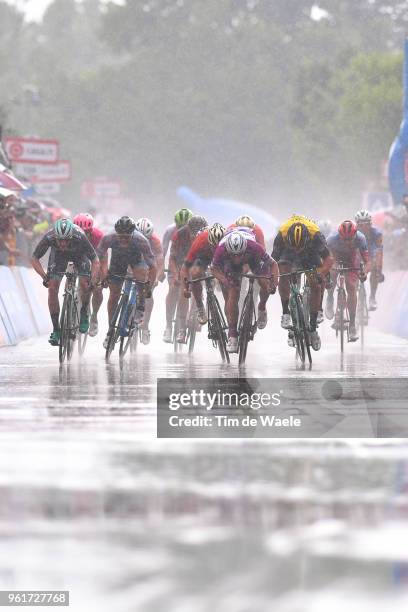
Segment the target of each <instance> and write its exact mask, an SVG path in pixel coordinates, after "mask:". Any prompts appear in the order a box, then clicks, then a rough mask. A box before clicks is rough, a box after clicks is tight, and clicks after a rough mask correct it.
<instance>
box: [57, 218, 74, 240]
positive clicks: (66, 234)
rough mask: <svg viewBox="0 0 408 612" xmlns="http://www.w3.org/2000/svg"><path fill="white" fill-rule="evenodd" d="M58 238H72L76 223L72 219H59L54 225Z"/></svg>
mask: <svg viewBox="0 0 408 612" xmlns="http://www.w3.org/2000/svg"><path fill="white" fill-rule="evenodd" d="M54 232H55V237H56V238H57V240H70V239H71V238H72V236H73V233H74V224H73V223H72V221H71V219H58V221H57V222H56V223H55V225H54Z"/></svg>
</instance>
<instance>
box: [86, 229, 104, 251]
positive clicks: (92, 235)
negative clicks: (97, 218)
mask: <svg viewBox="0 0 408 612" xmlns="http://www.w3.org/2000/svg"><path fill="white" fill-rule="evenodd" d="M103 236H104V234H103V231H102V230H100V229H98V228H97V227H93V228H92V230H91V231H90V232H86V237H87V238H88V240H89V242H90V243H91V244H92V246H93V248H94V249H96V247H97V246H98V245H99V243H100V241H101V240H102V238H103Z"/></svg>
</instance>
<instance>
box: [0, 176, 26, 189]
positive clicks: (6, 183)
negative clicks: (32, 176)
mask: <svg viewBox="0 0 408 612" xmlns="http://www.w3.org/2000/svg"><path fill="white" fill-rule="evenodd" d="M0 187H5V188H6V189H12V190H13V191H21V190H22V189H25V188H26V186H25V185H23V183H22V182H21V181H19V180H18V178H16V177H15V176H14V175H13V174H9V173H8V172H0Z"/></svg>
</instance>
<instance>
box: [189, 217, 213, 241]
mask: <svg viewBox="0 0 408 612" xmlns="http://www.w3.org/2000/svg"><path fill="white" fill-rule="evenodd" d="M187 225H188V229H189V230H190V232H191V233H192V234H193V236H197V234H198V232H201V230H203V229H204V228H205V227H208V222H207V219H206V218H205V217H201V216H200V215H193V216H192V217H190V219H189V220H188V221H187Z"/></svg>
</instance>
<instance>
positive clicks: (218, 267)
mask: <svg viewBox="0 0 408 612" xmlns="http://www.w3.org/2000/svg"><path fill="white" fill-rule="evenodd" d="M224 256H225V250H224V246H223V245H218V246H217V248H216V249H215V252H214V257H213V260H212V262H211V266H210V271H211V274H213V275H214V276H215V278H216V279H217V280H219V281H220V283H222V284H223V285H228V278H227V276H226V275H225V274H224V271H223V267H224V265H223V260H224Z"/></svg>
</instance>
